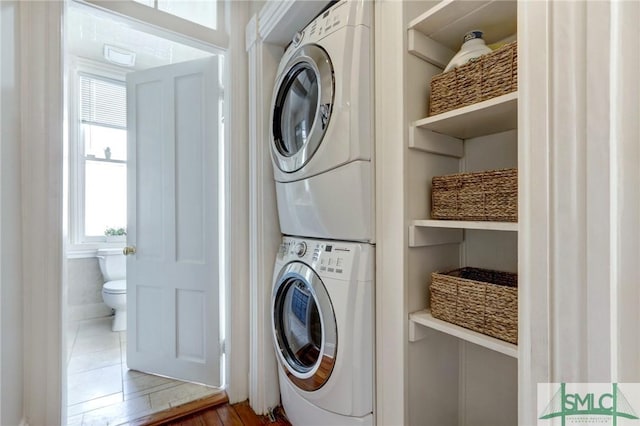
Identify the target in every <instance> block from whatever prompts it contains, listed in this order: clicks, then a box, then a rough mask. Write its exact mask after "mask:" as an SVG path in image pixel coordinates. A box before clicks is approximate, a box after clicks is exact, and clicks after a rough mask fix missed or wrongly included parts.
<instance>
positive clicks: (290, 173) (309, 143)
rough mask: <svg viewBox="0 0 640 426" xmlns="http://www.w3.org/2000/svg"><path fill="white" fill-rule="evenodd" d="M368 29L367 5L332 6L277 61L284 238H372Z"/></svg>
mask: <svg viewBox="0 0 640 426" xmlns="http://www.w3.org/2000/svg"><path fill="white" fill-rule="evenodd" d="M371 26H372V2H371V1H368V0H342V1H339V2H338V3H337V4H335V5H334V6H332V7H331V8H329V9H328V10H326V11H325V12H323V13H322V14H321V15H319V16H318V17H317V18H316V19H314V20H313V21H312V22H311V23H310V24H309V25H308V26H307V27H306V28H304V29H303V30H302V31H300V32H299V33H297V34H296V37H295V38H294V40H293V41H292V43H291V45H290V46H289V47H288V48H287V50H286V51H285V53H284V56H283V57H282V60H281V62H280V66H279V68H278V72H277V79H276V84H275V87H274V92H273V100H272V109H271V158H272V160H273V164H274V177H275V180H276V193H277V201H278V212H279V216H280V228H281V230H282V232H283V233H284V234H287V235H299V236H309V237H318V238H331V239H338V240H350V241H373V240H374V235H373V228H374V218H373V208H374V202H373V195H374V191H373V166H372V160H373V122H372V116H373V104H372V92H373V89H372V83H373V81H372V75H373V71H372V69H373V62H372V57H373V55H372V43H371V33H372V29H371Z"/></svg>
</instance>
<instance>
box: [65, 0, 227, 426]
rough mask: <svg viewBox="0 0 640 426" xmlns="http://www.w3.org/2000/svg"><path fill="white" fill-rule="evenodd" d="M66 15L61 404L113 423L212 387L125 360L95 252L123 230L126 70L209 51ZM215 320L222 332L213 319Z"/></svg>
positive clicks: (118, 242) (121, 239) (91, 419)
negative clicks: (64, 383) (63, 393)
mask: <svg viewBox="0 0 640 426" xmlns="http://www.w3.org/2000/svg"><path fill="white" fill-rule="evenodd" d="M66 17H67V18H66V29H65V32H66V41H67V43H66V52H65V53H66V56H67V61H68V62H67V64H68V67H67V77H68V78H67V84H68V87H69V90H68V91H67V92H66V93H67V103H68V106H69V108H68V109H67V111H68V120H67V124H68V144H67V150H68V151H67V154H68V155H66V156H65V158H66V160H67V167H66V169H67V170H68V183H69V186H68V196H69V197H68V198H69V201H70V208H69V214H68V224H69V235H70V241H69V244H68V246H67V260H66V262H67V271H68V273H67V286H66V295H67V297H66V301H67V306H66V307H65V309H64V311H66V320H67V348H66V350H67V358H66V361H67V398H66V400H67V404H66V405H67V406H66V407H63V410H66V411H67V422H68V424H112V423H116V424H118V422H120V423H122V422H126V421H128V420H132V419H136V418H139V417H142V416H146V415H148V414H151V413H154V412H158V411H162V410H164V409H167V408H170V407H173V406H176V405H179V404H182V403H186V402H189V401H191V400H194V399H199V398H202V397H204V396H208V395H211V394H213V393H215V392H219V389H217V388H212V387H206V386H202V385H199V384H197V383H185V382H181V381H178V380H175V379H171V378H169V377H166V376H160V375H155V374H147V373H145V371H147V372H157V371H158V368H156V366H149V367H148V368H147V367H145V366H144V365H141V364H138V365H140V367H139V368H138V369H137V370H130V369H129V368H128V362H127V349H126V348H127V344H128V343H130V342H131V339H130V338H128V337H127V331H126V330H121V329H120V328H121V327H116V330H115V331H114V318H113V310H114V309H115V310H116V311H117V310H118V308H117V307H114V306H109V305H108V304H105V301H106V298H105V296H104V291H105V290H104V288H103V287H105V286H103V283H104V282H105V281H107V280H109V279H110V278H109V277H107V275H105V272H103V269H101V268H100V261H99V259H98V257H100V258H103V259H104V258H105V257H106V255H105V254H104V253H105V252H108V251H109V250H111V251H113V252H116V253H117V252H118V251H121V250H122V249H123V248H124V246H125V243H126V242H127V236H126V233H127V231H129V233H131V232H130V227H128V226H127V223H123V217H126V216H127V215H126V209H127V202H126V201H127V197H128V199H129V200H131V193H130V191H129V194H127V190H126V189H127V186H126V170H127V167H128V165H129V164H128V163H127V162H128V161H130V159H131V156H130V155H128V154H127V149H126V145H127V138H126V136H125V137H124V138H123V134H124V135H126V133H127V126H128V124H129V123H127V120H126V98H127V97H128V93H127V92H126V85H125V84H124V82H125V80H126V76H127V74H130V73H137V72H143V70H148V69H156V68H158V67H162V66H170V65H172V64H178V63H183V62H186V61H193V60H196V59H201V58H207V57H212V56H215V55H213V54H212V52H207V51H202V50H198V49H195V48H192V47H189V46H185V45H181V44H179V43H177V42H175V41H172V40H170V39H169V38H165V37H158V36H157V35H151V34H148V33H146V32H143V31H140V30H139V29H136V28H135V25H133V24H132V23H131V22H127V21H124V20H123V19H122V18H118V17H115V16H113V15H110V14H107V13H105V12H103V11H99V10H96V9H94V8H91V7H88V6H84V5H80V4H76V3H74V2H70V4H69V7H68V9H67V14H66ZM167 37H168V36H167ZM218 56H219V55H218ZM220 69H222V67H220ZM123 91H124V95H122V92H123ZM123 114H124V115H123ZM219 134H220V135H221V134H222V132H221V131H220V133H219ZM123 145H124V146H123ZM129 204H130V203H129ZM123 210H125V212H124V214H123ZM146 223H148V222H146ZM217 224H218V223H217V221H216V225H217ZM98 250H100V251H101V253H98ZM127 277H128V275H127ZM122 278H124V277H117V276H116V277H115V280H119V279H122ZM112 281H114V280H112ZM130 281H131V280H127V286H128V287H129V286H130V284H131V283H130ZM110 282H111V281H110ZM220 287H221V291H223V290H224V289H223V288H222V287H223V286H220ZM128 292H129V291H128V290H127V293H128ZM185 294H186V295H187V299H184V300H185V301H186V302H187V303H190V302H191V301H193V292H192V293H189V294H187V293H185ZM189 295H191V297H192V300H189V299H188V297H189ZM196 299H197V297H196ZM127 300H128V301H130V298H129V297H127ZM216 300H220V301H224V300H225V298H224V297H217V298H216ZM127 310H129V309H127ZM220 311H221V312H222V306H220ZM138 314H139V315H142V314H141V313H140V312H138ZM220 317H221V316H220ZM142 318H145V317H144V316H143V317H142ZM187 320H189V317H187ZM149 322H150V321H147V323H149ZM129 323H130V321H129ZM219 328H220V333H221V336H220V338H222V337H223V336H222V334H223V330H224V327H223V324H222V322H221V321H220V327H219ZM148 335H149V334H148V333H147V334H145V336H148ZM216 336H217V334H216ZM156 337H158V336H156ZM162 338H163V336H160V337H158V339H159V340H162ZM139 340H140V339H139ZM220 365H222V362H221V361H220ZM167 375H169V374H167ZM172 375H173V376H174V377H179V376H180V374H172ZM193 380H194V381H198V379H197V378H194V379H193ZM203 381H204V380H203ZM221 384H222V383H221Z"/></svg>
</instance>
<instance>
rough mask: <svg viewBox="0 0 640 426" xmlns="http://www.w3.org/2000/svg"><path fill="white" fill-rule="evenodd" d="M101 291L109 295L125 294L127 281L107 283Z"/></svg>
mask: <svg viewBox="0 0 640 426" xmlns="http://www.w3.org/2000/svg"><path fill="white" fill-rule="evenodd" d="M102 291H103V292H105V293H109V294H126V293H127V280H113V281H107V282H106V283H104V285H103V286H102Z"/></svg>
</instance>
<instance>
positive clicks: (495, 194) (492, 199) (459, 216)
mask: <svg viewBox="0 0 640 426" xmlns="http://www.w3.org/2000/svg"><path fill="white" fill-rule="evenodd" d="M431 191H432V193H431V217H432V218H433V219H449V220H478V221H497V222H517V221H518V170H517V169H503V170H489V171H485V172H479V173H458V174H453V175H447V176H436V177H434V178H433V180H432V182H431Z"/></svg>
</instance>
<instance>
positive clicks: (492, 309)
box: [430, 268, 518, 344]
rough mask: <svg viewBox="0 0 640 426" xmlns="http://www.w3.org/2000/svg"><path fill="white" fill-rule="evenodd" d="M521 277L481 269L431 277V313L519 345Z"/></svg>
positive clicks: (470, 269) (466, 269)
mask: <svg viewBox="0 0 640 426" xmlns="http://www.w3.org/2000/svg"><path fill="white" fill-rule="evenodd" d="M517 287H518V275H517V274H512V273H509V272H499V271H491V270H488V269H479V268H462V269H456V270H453V271H450V272H446V273H438V272H434V273H432V274H431V288H430V290H431V314H432V315H433V316H434V318H438V319H441V320H443V321H447V322H450V323H453V324H457V325H459V326H462V327H465V328H468V329H471V330H474V331H477V332H480V333H483V334H486V335H488V336H492V337H496V338H498V339H501V340H505V341H507V342H510V343H514V344H517V343H518V288H517Z"/></svg>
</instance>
